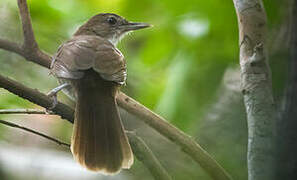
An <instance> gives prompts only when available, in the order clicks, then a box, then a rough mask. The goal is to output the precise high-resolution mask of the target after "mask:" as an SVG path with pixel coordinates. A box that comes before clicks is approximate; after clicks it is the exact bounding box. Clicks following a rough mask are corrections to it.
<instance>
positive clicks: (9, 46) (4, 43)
mask: <svg viewBox="0 0 297 180" xmlns="http://www.w3.org/2000/svg"><path fill="white" fill-rule="evenodd" d="M0 49H4V50H6V51H11V52H14V53H17V54H19V55H21V56H25V53H24V51H23V48H22V47H21V45H19V44H18V43H15V42H11V41H8V40H6V39H0Z"/></svg>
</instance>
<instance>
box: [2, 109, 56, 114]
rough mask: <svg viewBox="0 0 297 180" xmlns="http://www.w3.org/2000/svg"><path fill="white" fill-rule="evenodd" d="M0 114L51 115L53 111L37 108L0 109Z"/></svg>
mask: <svg viewBox="0 0 297 180" xmlns="http://www.w3.org/2000/svg"><path fill="white" fill-rule="evenodd" d="M0 114H46V115H51V114H54V113H53V112H47V111H44V110H39V109H0Z"/></svg>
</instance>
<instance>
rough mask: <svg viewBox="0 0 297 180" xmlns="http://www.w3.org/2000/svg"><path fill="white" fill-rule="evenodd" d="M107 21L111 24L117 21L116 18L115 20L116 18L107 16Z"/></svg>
mask: <svg viewBox="0 0 297 180" xmlns="http://www.w3.org/2000/svg"><path fill="white" fill-rule="evenodd" d="M107 22H108V23H109V24H111V25H114V24H115V23H117V20H116V18H114V17H109V18H108V19H107Z"/></svg>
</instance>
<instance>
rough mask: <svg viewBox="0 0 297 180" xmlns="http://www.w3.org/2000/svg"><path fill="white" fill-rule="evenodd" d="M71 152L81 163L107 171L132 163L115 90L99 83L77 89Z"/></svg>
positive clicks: (111, 171)
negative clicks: (113, 91) (114, 93)
mask: <svg viewBox="0 0 297 180" xmlns="http://www.w3.org/2000/svg"><path fill="white" fill-rule="evenodd" d="M71 152H72V154H73V157H74V159H75V160H76V161H78V162H79V163H80V164H81V165H82V166H84V167H86V168H87V169H89V170H93V171H101V172H102V173H105V174H114V173H117V172H119V170H120V169H121V168H130V166H131V165H132V164H133V154H132V150H131V147H130V144H129V142H128V138H127V136H126V134H125V132H124V128H123V125H122V122H121V119H120V116H119V111H118V108H117V105H116V101H115V97H114V95H112V90H110V89H104V88H103V89H102V86H101V87H100V86H98V85H94V86H93V87H80V88H78V89H77V104H76V110H75V121H74V129H73V134H72V140H71Z"/></svg>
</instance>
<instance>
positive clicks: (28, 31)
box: [18, 0, 38, 51]
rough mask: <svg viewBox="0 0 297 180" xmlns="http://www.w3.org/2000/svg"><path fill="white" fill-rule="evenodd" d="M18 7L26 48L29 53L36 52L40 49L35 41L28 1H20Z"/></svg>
mask: <svg viewBox="0 0 297 180" xmlns="http://www.w3.org/2000/svg"><path fill="white" fill-rule="evenodd" d="M18 7H19V12H20V16H21V22H22V27H23V34H24V48H25V49H28V50H29V51H35V50H36V49H38V44H37V42H36V40H35V36H34V32H33V28H32V23H31V18H30V13H29V10H28V5H27V1H26V0H18Z"/></svg>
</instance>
